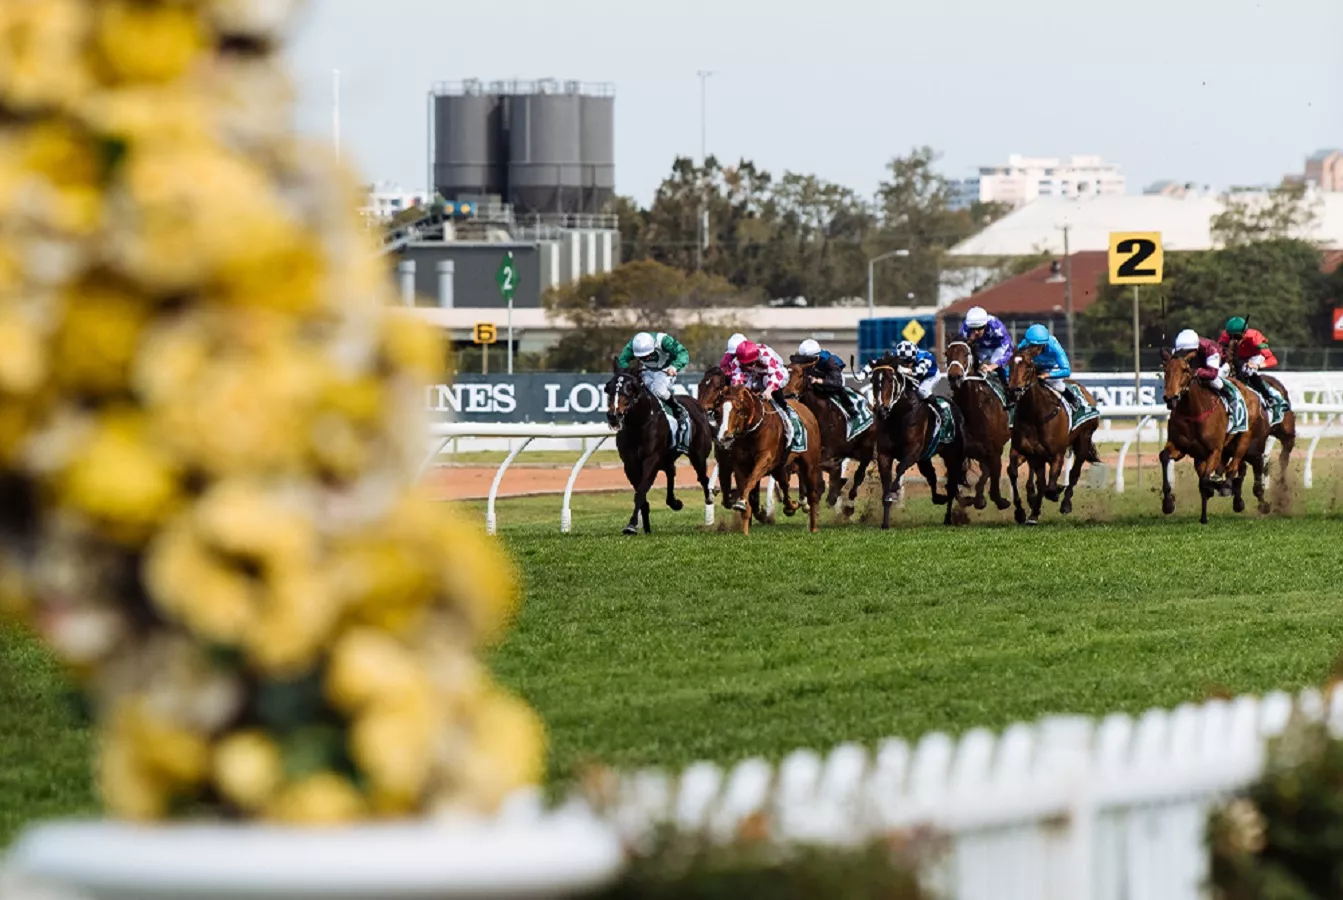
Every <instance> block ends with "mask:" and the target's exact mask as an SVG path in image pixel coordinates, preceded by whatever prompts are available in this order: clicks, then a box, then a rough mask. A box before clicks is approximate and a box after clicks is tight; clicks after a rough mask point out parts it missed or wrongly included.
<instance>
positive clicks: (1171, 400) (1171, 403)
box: [1161, 359, 1195, 409]
mask: <svg viewBox="0 0 1343 900" xmlns="http://www.w3.org/2000/svg"><path fill="white" fill-rule="evenodd" d="M1180 361H1181V362H1183V363H1184V368H1185V372H1186V373H1187V374H1188V376H1189V377H1188V378H1186V379H1185V382H1184V387H1182V388H1180V392H1179V393H1178V394H1176V395H1175V396H1174V397H1162V398H1161V399H1162V400H1165V401H1166V409H1174V408H1175V406H1176V404H1178V403H1179V402H1180V401H1181V400H1183V399H1184V395H1185V394H1187V393H1189V389H1190V388H1191V387H1193V386H1194V379H1195V376H1194V367H1193V366H1191V365H1189V361H1188V360H1185V359H1181V360H1180Z"/></svg>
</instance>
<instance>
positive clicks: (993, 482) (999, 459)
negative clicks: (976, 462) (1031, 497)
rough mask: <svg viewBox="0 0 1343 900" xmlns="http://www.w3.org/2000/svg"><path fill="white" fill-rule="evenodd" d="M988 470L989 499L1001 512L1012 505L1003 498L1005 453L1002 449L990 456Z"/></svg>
mask: <svg viewBox="0 0 1343 900" xmlns="http://www.w3.org/2000/svg"><path fill="white" fill-rule="evenodd" d="M987 469H988V475H989V499H990V500H992V501H993V505H994V506H996V507H998V508H999V509H1000V510H1001V509H1007V508H1008V507H1009V506H1011V505H1012V503H1011V501H1009V500H1008V499H1007V498H1006V497H1004V496H1003V485H1002V479H1003V452H1002V450H1001V449H1000V450H999V451H998V452H997V453H990V454H989V458H988V460H987Z"/></svg>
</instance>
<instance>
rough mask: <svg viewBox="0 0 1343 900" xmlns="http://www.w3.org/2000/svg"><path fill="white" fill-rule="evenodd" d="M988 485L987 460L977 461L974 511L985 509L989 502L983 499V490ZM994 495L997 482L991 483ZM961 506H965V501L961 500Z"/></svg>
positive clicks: (995, 480)
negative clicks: (977, 478)
mask: <svg viewBox="0 0 1343 900" xmlns="http://www.w3.org/2000/svg"><path fill="white" fill-rule="evenodd" d="M988 485H989V461H988V460H987V459H980V460H979V480H978V481H976V482H975V499H974V507H975V509H980V510H982V509H987V508H988V505H989V501H988V500H986V499H985V498H984V489H985V488H986V487H988ZM993 487H994V493H997V487H998V481H997V479H994V482H993ZM961 505H962V506H966V505H967V504H966V502H965V499H964V498H962V500H961Z"/></svg>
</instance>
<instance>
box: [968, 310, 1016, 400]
mask: <svg viewBox="0 0 1343 900" xmlns="http://www.w3.org/2000/svg"><path fill="white" fill-rule="evenodd" d="M961 340H963V341H965V342H966V343H967V344H969V345H970V349H972V350H973V351H974V354H975V364H976V365H978V366H979V372H980V374H981V375H987V374H988V373H989V372H997V373H998V378H1000V379H1001V380H1002V383H1003V387H1007V366H1008V363H1010V362H1011V361H1012V335H1011V334H1009V333H1008V331H1007V326H1006V325H1004V324H1003V323H1002V320H1000V319H999V318H998V317H997V316H991V315H989V314H988V313H987V312H986V311H985V310H984V307H982V306H975V307H971V309H970V311H969V312H967V313H966V314H965V321H964V322H962V323H961Z"/></svg>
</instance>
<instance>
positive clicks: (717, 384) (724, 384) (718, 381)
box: [695, 366, 730, 427]
mask: <svg viewBox="0 0 1343 900" xmlns="http://www.w3.org/2000/svg"><path fill="white" fill-rule="evenodd" d="M729 385H730V382H729V380H728V377H727V376H726V375H725V374H723V370H722V369H720V368H719V367H718V366H710V367H709V368H708V369H706V370H705V372H704V377H703V378H701V379H700V382H699V390H698V391H696V392H695V396H696V397H698V398H699V404H700V406H701V407H702V408H703V409H704V414H705V415H707V416H708V417H709V424H710V425H713V426H714V427H717V426H718V399H719V397H720V396H721V395H722V393H723V391H724V390H726V389H727V388H728V386H729Z"/></svg>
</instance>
